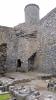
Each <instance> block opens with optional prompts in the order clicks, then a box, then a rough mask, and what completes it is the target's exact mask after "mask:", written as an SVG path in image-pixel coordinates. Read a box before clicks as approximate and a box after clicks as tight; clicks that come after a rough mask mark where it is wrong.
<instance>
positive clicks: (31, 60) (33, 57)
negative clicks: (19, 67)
mask: <svg viewBox="0 0 56 100" xmlns="http://www.w3.org/2000/svg"><path fill="white" fill-rule="evenodd" d="M35 57H36V52H35V53H33V54H32V56H30V58H29V59H28V68H29V70H33V69H34V63H35Z"/></svg>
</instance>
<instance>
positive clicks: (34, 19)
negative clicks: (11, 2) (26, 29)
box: [25, 4, 39, 25]
mask: <svg viewBox="0 0 56 100" xmlns="http://www.w3.org/2000/svg"><path fill="white" fill-rule="evenodd" d="M38 22H39V6H38V5H36V4H28V5H26V7H25V23H27V24H30V25H32V24H37V23H38Z"/></svg>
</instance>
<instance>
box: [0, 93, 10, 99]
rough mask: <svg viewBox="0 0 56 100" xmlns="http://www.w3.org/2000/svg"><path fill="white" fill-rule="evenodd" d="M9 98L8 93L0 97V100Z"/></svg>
mask: <svg viewBox="0 0 56 100" xmlns="http://www.w3.org/2000/svg"><path fill="white" fill-rule="evenodd" d="M10 98H11V95H10V94H9V93H8V94H1V95H0V100H9V99H10Z"/></svg>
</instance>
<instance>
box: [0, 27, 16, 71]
mask: <svg viewBox="0 0 56 100" xmlns="http://www.w3.org/2000/svg"><path fill="white" fill-rule="evenodd" d="M14 33H15V32H14V30H13V28H9V27H4V26H0V45H1V46H2V45H3V44H6V48H4V46H3V47H2V49H3V50H2V51H3V56H4V54H5V53H4V51H5V49H6V55H7V57H6V62H5V68H6V70H7V71H9V70H12V69H13V70H14V68H15V65H16V53H15V52H16V50H15V48H14V47H15V46H14V45H15V44H16V42H15V41H16V39H15V35H14ZM0 53H1V57H2V59H4V57H3V56H2V52H0ZM1 63H2V65H3V66H4V64H3V63H4V61H3V60H2V62H1ZM11 66H12V67H11ZM0 68H1V66H0Z"/></svg>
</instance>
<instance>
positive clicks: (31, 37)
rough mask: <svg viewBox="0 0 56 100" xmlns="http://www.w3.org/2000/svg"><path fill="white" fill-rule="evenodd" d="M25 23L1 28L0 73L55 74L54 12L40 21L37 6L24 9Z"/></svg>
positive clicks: (55, 11) (55, 35)
mask: <svg viewBox="0 0 56 100" xmlns="http://www.w3.org/2000/svg"><path fill="white" fill-rule="evenodd" d="M24 10H25V22H24V23H22V24H19V25H17V26H15V27H13V28H11V27H5V26H0V72H2V71H4V72H5V71H6V72H10V71H26V72H27V71H30V70H36V71H37V72H43V73H52V74H55V73H56V8H54V9H53V10H52V11H50V12H49V13H48V14H47V15H46V16H45V17H43V18H42V19H41V20H40V19H39V6H38V5H36V4H29V5H27V6H26V7H25V9H24Z"/></svg>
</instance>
